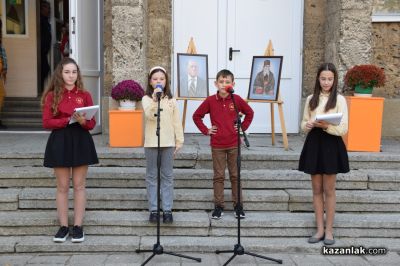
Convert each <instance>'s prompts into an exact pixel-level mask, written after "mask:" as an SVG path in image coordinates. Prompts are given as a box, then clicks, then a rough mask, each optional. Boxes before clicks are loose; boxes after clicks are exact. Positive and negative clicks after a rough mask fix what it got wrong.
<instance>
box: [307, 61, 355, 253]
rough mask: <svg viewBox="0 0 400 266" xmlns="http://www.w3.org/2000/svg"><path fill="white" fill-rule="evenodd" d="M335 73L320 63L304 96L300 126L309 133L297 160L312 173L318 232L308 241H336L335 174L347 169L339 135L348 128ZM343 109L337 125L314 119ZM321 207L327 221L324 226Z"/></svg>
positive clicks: (331, 67)
mask: <svg viewBox="0 0 400 266" xmlns="http://www.w3.org/2000/svg"><path fill="white" fill-rule="evenodd" d="M337 86H338V74H337V70H336V67H335V66H334V65H333V64H332V63H324V64H322V65H321V66H320V67H319V69H318V73H317V77H316V81H315V87H314V93H313V94H312V95H310V96H308V97H307V100H306V103H305V107H304V115H303V120H302V122H301V129H302V130H303V131H304V132H306V133H308V134H307V137H306V140H305V142H304V146H303V150H302V152H301V155H300V160H299V170H300V171H303V172H305V173H307V174H310V175H311V181H312V190H313V205H314V212H315V219H316V224H317V232H316V233H315V234H314V235H313V236H312V237H310V238H309V239H308V242H309V243H317V242H319V241H322V240H323V241H324V244H325V245H332V244H334V243H335V239H334V236H333V220H334V216H335V207H336V188H335V186H336V174H337V173H347V172H349V160H348V156H347V150H346V147H345V145H344V143H343V140H342V137H341V136H343V135H345V134H346V132H347V128H348V113H347V104H346V99H345V98H344V97H343V96H342V95H339V94H338V92H337ZM329 113H342V114H343V117H342V120H341V122H340V124H339V125H332V124H329V123H328V122H326V121H315V116H316V115H319V114H329ZM324 208H325V211H326V221H325V226H324Z"/></svg>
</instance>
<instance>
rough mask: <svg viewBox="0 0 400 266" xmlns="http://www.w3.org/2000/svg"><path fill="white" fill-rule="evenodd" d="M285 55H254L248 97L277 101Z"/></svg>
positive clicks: (250, 98)
mask: <svg viewBox="0 0 400 266" xmlns="http://www.w3.org/2000/svg"><path fill="white" fill-rule="evenodd" d="M282 60H283V56H253V63H252V65H251V74H250V86H249V93H248V95H247V99H249V100H264V101H276V100H277V99H278V94H279V83H280V80H281V70H282Z"/></svg>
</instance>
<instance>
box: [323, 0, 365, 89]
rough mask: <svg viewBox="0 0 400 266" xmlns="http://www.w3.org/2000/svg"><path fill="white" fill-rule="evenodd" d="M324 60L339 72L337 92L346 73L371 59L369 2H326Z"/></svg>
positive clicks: (347, 0)
mask: <svg viewBox="0 0 400 266" xmlns="http://www.w3.org/2000/svg"><path fill="white" fill-rule="evenodd" d="M327 8H328V9H327V21H326V25H325V34H326V36H325V40H326V47H325V60H326V61H330V62H333V63H334V64H335V65H336V67H337V69H338V72H339V88H342V86H343V77H344V75H345V73H346V71H347V70H348V69H349V68H350V67H352V66H354V65H358V64H368V63H370V62H371V58H372V24H371V12H372V0H365V1H358V0H340V1H328V5H327Z"/></svg>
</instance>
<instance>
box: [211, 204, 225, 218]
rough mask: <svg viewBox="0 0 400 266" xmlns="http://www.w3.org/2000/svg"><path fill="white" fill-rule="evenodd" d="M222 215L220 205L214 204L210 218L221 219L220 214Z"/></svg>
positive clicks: (222, 210) (222, 209) (222, 211)
mask: <svg viewBox="0 0 400 266" xmlns="http://www.w3.org/2000/svg"><path fill="white" fill-rule="evenodd" d="M222 215H224V208H222V207H221V206H215V208H214V211H213V213H212V214H211V218H213V219H216V220H218V219H221V216H222Z"/></svg>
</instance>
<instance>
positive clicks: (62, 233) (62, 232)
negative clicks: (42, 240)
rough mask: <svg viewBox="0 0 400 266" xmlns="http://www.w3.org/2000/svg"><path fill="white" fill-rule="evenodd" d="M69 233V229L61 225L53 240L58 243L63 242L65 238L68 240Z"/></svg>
mask: <svg viewBox="0 0 400 266" xmlns="http://www.w3.org/2000/svg"><path fill="white" fill-rule="evenodd" d="M68 235H69V229H68V227H66V226H61V227H60V228H59V229H58V232H57V234H56V235H55V236H54V238H53V241H54V242H56V243H63V242H65V240H67V237H68Z"/></svg>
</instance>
